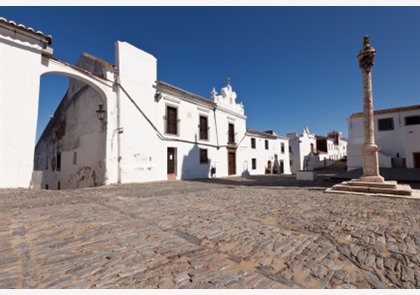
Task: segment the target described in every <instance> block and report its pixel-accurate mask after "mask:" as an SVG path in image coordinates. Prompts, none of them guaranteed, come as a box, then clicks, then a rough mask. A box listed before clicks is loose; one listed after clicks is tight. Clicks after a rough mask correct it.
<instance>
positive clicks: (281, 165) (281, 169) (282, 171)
mask: <svg viewBox="0 0 420 295" xmlns="http://www.w3.org/2000/svg"><path fill="white" fill-rule="evenodd" d="M283 173H284V161H283V160H280V174H283Z"/></svg>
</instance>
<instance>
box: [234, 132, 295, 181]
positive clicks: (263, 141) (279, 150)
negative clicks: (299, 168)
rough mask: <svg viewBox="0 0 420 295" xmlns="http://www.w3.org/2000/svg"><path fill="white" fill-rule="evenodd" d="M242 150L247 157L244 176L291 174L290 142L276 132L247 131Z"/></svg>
mask: <svg viewBox="0 0 420 295" xmlns="http://www.w3.org/2000/svg"><path fill="white" fill-rule="evenodd" d="M241 149H242V150H243V152H244V153H245V154H246V155H247V159H248V160H247V161H246V162H244V165H245V166H244V167H243V171H244V172H243V173H244V175H256V174H290V173H291V171H290V161H289V152H288V151H289V140H288V138H287V137H281V136H279V135H277V134H276V133H275V132H274V131H265V132H261V131H257V130H252V129H247V133H246V137H245V139H244V141H243V142H242V143H241Z"/></svg>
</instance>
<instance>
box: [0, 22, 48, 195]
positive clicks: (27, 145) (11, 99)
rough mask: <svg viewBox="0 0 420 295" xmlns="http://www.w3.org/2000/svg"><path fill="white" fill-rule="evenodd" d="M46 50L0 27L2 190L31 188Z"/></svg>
mask: <svg viewBox="0 0 420 295" xmlns="http://www.w3.org/2000/svg"><path fill="white" fill-rule="evenodd" d="M41 52H42V48H41V46H40V45H39V42H37V41H36V40H33V39H30V38H28V37H25V36H22V35H19V34H14V33H13V32H10V31H8V30H5V29H3V28H0V187H3V188H6V187H26V188H27V187H29V184H30V181H31V177H32V170H33V147H34V146H35V137H36V125H37V115H38V95H39V81H40V64H41Z"/></svg>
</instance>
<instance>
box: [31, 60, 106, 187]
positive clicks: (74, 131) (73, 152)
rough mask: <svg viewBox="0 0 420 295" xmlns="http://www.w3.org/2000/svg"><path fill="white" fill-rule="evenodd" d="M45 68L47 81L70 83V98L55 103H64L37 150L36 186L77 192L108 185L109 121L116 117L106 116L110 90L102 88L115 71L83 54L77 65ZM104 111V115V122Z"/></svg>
mask: <svg viewBox="0 0 420 295" xmlns="http://www.w3.org/2000/svg"><path fill="white" fill-rule="evenodd" d="M43 64H45V65H48V68H46V72H45V73H44V74H43V75H42V76H45V75H48V76H51V75H55V76H57V75H60V76H66V77H69V78H70V80H69V86H68V89H67V91H66V93H65V95H64V96H63V97H56V98H54V99H60V100H61V101H60V103H59V105H58V107H57V108H56V109H55V112H54V116H52V118H51V119H50V120H49V122H48V124H47V126H46V127H45V129H44V131H43V133H42V135H41V136H40V138H39V140H38V142H37V144H36V146H35V152H34V174H33V177H32V184H31V186H32V187H34V188H48V189H74V188H80V187H92V186H98V185H104V184H105V181H106V175H105V174H106V172H107V166H108V165H107V163H106V159H107V151H106V147H107V146H108V145H107V140H108V138H107V130H108V128H107V124H108V123H107V122H108V121H109V120H110V121H112V120H113V118H112V117H111V116H106V112H107V111H108V110H109V109H110V108H109V107H108V96H107V91H108V88H105V89H103V85H105V87H108V85H107V83H109V81H108V80H107V79H106V77H107V76H109V71H111V72H112V73H111V74H112V75H111V77H113V74H114V67H113V66H108V67H103V66H102V64H101V63H100V62H99V61H98V59H97V58H94V57H92V56H90V55H88V54H82V56H81V57H80V59H79V61H78V63H77V66H71V65H67V64H65V63H63V62H61V61H58V60H54V59H51V60H45V61H43ZM92 79H93V80H94V82H97V81H99V84H98V83H94V82H92ZM103 81H105V82H103ZM111 82H112V81H111ZM44 87H45V85H43V88H44ZM44 89H45V88H44ZM112 94H113V93H111V95H112ZM40 100H41V98H40ZM111 105H112V100H111ZM111 108H112V106H111ZM99 110H102V111H103V112H105V113H104V115H103V116H101V117H100V119H99V118H98V116H97V112H98V111H99ZM108 117H110V118H108ZM38 120H39V119H38ZM111 124H112V123H111ZM111 158H112V157H111Z"/></svg>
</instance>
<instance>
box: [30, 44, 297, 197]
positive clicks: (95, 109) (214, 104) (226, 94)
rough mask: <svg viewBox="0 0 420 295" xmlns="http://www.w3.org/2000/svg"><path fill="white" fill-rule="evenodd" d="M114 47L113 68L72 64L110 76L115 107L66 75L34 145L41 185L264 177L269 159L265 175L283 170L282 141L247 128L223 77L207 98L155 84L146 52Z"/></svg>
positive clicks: (88, 59)
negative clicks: (111, 125) (254, 142)
mask: <svg viewBox="0 0 420 295" xmlns="http://www.w3.org/2000/svg"><path fill="white" fill-rule="evenodd" d="M116 46H117V51H116V52H117V63H116V66H113V65H112V64H109V63H107V62H104V61H102V60H100V59H98V58H95V57H93V56H90V55H88V54H83V55H82V57H81V59H80V60H79V63H78V64H77V67H79V68H81V69H84V70H87V71H89V72H90V73H92V74H94V75H95V76H98V77H105V76H106V75H107V73H108V72H111V73H113V74H114V75H116V77H117V80H118V87H115V88H116V92H117V102H116V108H115V110H114V111H113V112H109V111H107V110H106V108H107V105H108V107H109V105H110V102H109V101H108V102H106V101H104V100H103V98H102V97H101V95H100V93H98V92H97V91H95V90H94V89H93V88H92V87H90V86H87V85H86V84H84V83H83V82H80V81H75V80H71V82H70V87H69V90H68V92H67V93H66V96H65V97H64V99H63V101H62V102H61V104H60V106H59V107H58V109H57V111H56V113H55V114H54V117H53V119H52V120H51V121H50V123H49V124H48V126H47V128H46V129H45V131H44V133H43V134H42V136H41V138H40V140H39V142H38V144H37V146H36V149H35V166H34V167H35V170H38V171H41V172H42V184H41V187H42V188H49V189H61V188H78V187H86V186H97V185H103V184H108V183H114V181H110V180H109V178H108V175H114V174H116V176H117V177H116V180H117V181H116V182H117V183H130V182H146V181H157V180H167V179H170V180H171V179H193V178H208V177H223V176H229V175H251V174H264V173H265V171H266V168H267V165H268V163H269V161H271V167H269V172H270V173H274V172H276V173H280V171H283V173H290V168H289V165H288V162H289V158H288V153H287V152H285V151H287V148H288V140H287V139H286V138H282V137H279V136H278V135H276V134H273V133H272V134H270V133H266V132H257V131H249V130H248V131H247V129H246V116H245V113H244V107H243V105H242V104H241V103H237V102H236V98H237V95H236V93H235V91H233V89H232V86H231V85H230V80H228V84H227V85H226V87H224V88H222V89H221V93H220V95H218V94H217V92H216V91H215V90H214V89H213V91H212V92H211V97H210V99H207V98H204V97H201V96H198V95H196V94H193V93H190V92H188V91H185V90H183V89H180V88H178V87H175V86H173V85H170V84H168V83H166V82H163V81H158V80H157V76H156V73H157V71H156V68H157V61H156V58H154V57H153V56H151V55H150V54H148V53H146V52H144V51H142V50H140V49H138V48H135V47H134V46H132V45H130V44H128V43H125V42H117V44H116ZM102 112H103V113H106V114H107V117H104V118H103V120H102V121H101V120H99V119H98V117H97V113H98V115H99V114H101V113H102ZM110 120H111V121H113V120H116V121H117V124H116V126H118V127H117V128H116V129H115V130H113V132H110V131H107V128H108V122H109V121H110ZM107 134H112V135H111V138H109V137H107ZM250 137H252V138H255V139H257V138H258V140H262V139H264V140H267V141H269V143H268V149H267V150H266V149H265V148H264V149H260V147H259V144H260V142H258V152H259V153H255V151H257V149H254V148H252V146H251V139H250ZM107 145H110V147H107ZM107 150H116V151H117V159H118V161H117V165H116V166H112V165H111V166H110V165H107V163H108V161H107V157H109V156H108V155H107ZM111 157H112V156H111ZM257 163H258V164H257ZM253 164H254V166H253ZM256 165H258V166H256ZM253 168H255V169H253ZM114 170H116V171H114Z"/></svg>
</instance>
